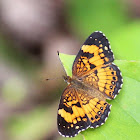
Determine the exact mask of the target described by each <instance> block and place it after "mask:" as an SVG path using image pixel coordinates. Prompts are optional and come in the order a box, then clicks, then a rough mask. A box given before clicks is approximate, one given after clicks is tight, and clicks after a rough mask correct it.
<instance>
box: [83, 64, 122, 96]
mask: <svg viewBox="0 0 140 140" xmlns="http://www.w3.org/2000/svg"><path fill="white" fill-rule="evenodd" d="M82 80H83V82H84V83H85V84H87V85H89V86H90V87H92V88H96V89H98V90H99V91H100V92H102V93H104V94H106V96H107V97H108V98H109V99H113V98H115V97H116V95H118V93H119V91H120V89H121V87H122V83H123V80H122V76H121V72H120V70H119V68H118V67H117V66H116V65H115V64H109V65H105V66H102V67H101V68H98V69H97V70H95V71H91V72H90V73H89V74H87V75H85V76H83V77H82Z"/></svg>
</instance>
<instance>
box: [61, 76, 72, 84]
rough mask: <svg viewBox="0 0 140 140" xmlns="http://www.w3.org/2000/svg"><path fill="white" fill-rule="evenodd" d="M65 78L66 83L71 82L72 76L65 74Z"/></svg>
mask: <svg viewBox="0 0 140 140" xmlns="http://www.w3.org/2000/svg"><path fill="white" fill-rule="evenodd" d="M63 78H64V81H65V82H66V83H68V84H70V83H71V77H70V76H63Z"/></svg>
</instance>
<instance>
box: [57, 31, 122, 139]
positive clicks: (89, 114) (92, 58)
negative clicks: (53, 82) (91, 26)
mask: <svg viewBox="0 0 140 140" xmlns="http://www.w3.org/2000/svg"><path fill="white" fill-rule="evenodd" d="M113 61H114V55H113V52H112V50H111V48H110V43H109V41H108V39H107V38H106V36H105V35H104V34H103V33H102V32H100V31H96V32H93V33H92V34H91V35H90V36H89V37H88V38H87V40H86V41H85V42H84V44H83V45H82V47H81V48H80V51H79V52H78V54H77V56H76V58H75V60H74V63H73V66H72V77H70V76H64V80H65V81H66V82H67V83H68V86H67V87H66V88H65V90H64V91H63V93H62V96H61V99H60V104H59V107H58V115H57V126H58V132H59V133H60V134H61V135H62V136H64V137H74V136H76V135H77V134H78V133H79V132H81V131H84V130H86V129H88V128H96V127H99V126H100V125H102V124H104V123H105V121H106V119H107V118H108V116H109V113H110V109H111V104H109V103H108V102H106V99H110V100H111V99H114V98H115V97H116V96H117V95H118V93H119V91H120V89H121V88H122V84H123V79H122V75H121V72H120V69H119V68H118V67H117V66H116V65H115V64H113V63H112V62H113Z"/></svg>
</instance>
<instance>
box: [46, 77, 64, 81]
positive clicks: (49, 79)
mask: <svg viewBox="0 0 140 140" xmlns="http://www.w3.org/2000/svg"><path fill="white" fill-rule="evenodd" d="M60 78H63V77H62V76H59V77H56V78H47V79H46V81H49V80H57V79H60Z"/></svg>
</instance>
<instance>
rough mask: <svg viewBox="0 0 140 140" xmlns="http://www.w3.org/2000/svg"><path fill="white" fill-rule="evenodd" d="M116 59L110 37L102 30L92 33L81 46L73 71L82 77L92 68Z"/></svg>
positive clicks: (75, 74)
mask: <svg viewBox="0 0 140 140" xmlns="http://www.w3.org/2000/svg"><path fill="white" fill-rule="evenodd" d="M113 61H114V56H113V52H112V50H111V49H110V44H109V41H108V39H107V38H106V37H105V36H104V34H103V33H101V32H94V33H92V34H91V35H90V36H89V37H88V38H87V40H86V41H85V42H84V44H83V46H82V47H81V49H80V51H79V53H78V55H77V56H76V58H75V61H74V63H73V69H72V73H73V75H74V76H77V77H81V76H83V75H85V74H86V73H87V72H89V71H91V70H92V69H97V68H98V67H101V66H103V65H105V64H109V63H110V62H113Z"/></svg>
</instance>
